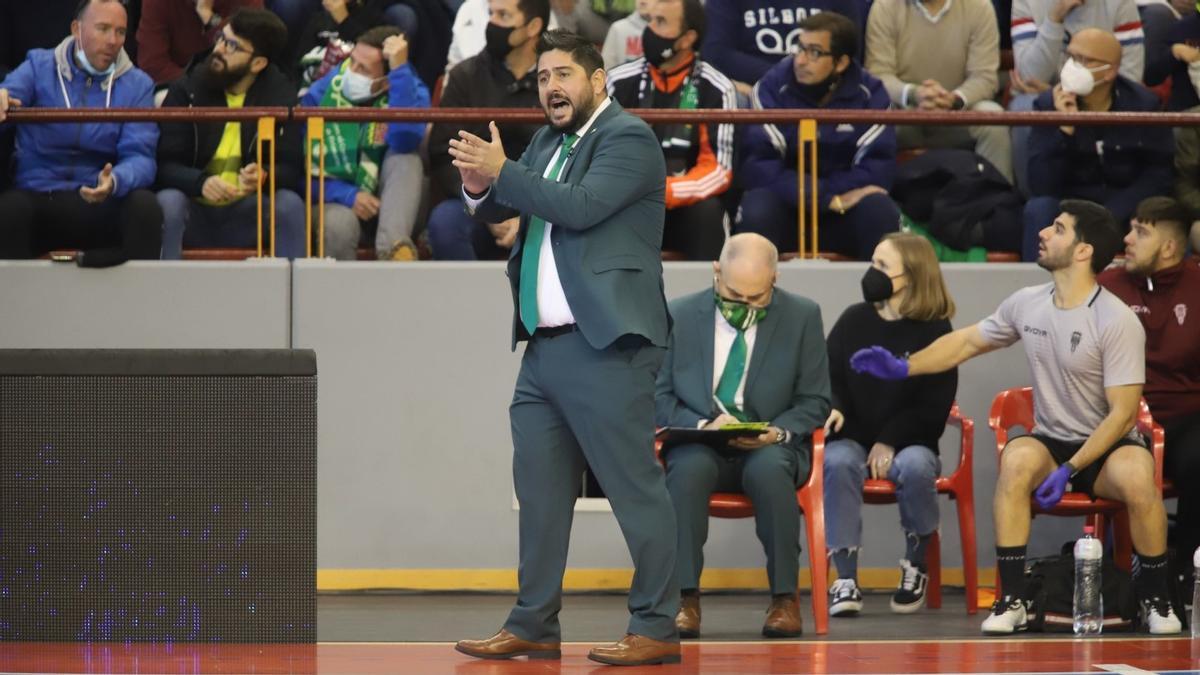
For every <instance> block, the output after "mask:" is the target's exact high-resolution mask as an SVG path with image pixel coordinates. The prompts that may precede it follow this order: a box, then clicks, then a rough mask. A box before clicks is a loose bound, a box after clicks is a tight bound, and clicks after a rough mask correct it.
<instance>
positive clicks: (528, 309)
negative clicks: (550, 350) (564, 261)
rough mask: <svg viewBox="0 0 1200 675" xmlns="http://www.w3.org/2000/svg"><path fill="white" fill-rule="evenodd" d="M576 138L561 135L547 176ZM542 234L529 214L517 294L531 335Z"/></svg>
mask: <svg viewBox="0 0 1200 675" xmlns="http://www.w3.org/2000/svg"><path fill="white" fill-rule="evenodd" d="M577 140H579V136H576V135H575V134H565V135H564V136H563V139H562V149H561V150H559V151H558V159H556V160H555V162H554V167H553V168H552V169H550V173H549V174H547V175H546V179H547V180H552V181H555V182H557V181H558V174H559V172H560V171H562V168H563V164H566V162H567V156H568V155H570V154H571V146H573V145H575V141H577ZM545 235H546V221H545V220H543V219H541V218H539V217H537V216H530V217H529V230H528V231H527V232H526V233H525V242H524V243H523V244H521V289H520V295H519V298H520V305H521V324H522V325H524V326H525V330H526V331H527V332H528V333H529V334H530V335H533V331H535V330H537V325H538V306H537V280H538V258H540V257H541V251H542V238H543V237H545ZM742 351H743V352H744V351H746V350H745V345H743V346H742Z"/></svg>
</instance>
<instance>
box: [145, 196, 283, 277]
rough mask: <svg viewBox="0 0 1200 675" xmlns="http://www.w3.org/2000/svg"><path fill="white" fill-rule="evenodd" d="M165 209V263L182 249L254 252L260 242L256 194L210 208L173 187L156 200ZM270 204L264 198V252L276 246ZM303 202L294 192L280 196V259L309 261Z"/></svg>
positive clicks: (177, 256) (277, 235)
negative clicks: (226, 248) (251, 248)
mask: <svg viewBox="0 0 1200 675" xmlns="http://www.w3.org/2000/svg"><path fill="white" fill-rule="evenodd" d="M156 196H157V197H158V204H159V206H161V207H162V210H163V245H162V257H163V260H179V259H180V258H181V257H182V256H183V247H184V245H187V246H189V247H190V246H200V247H206V246H207V247H223V246H232V247H239V248H240V247H249V246H255V245H256V244H257V242H258V235H257V234H256V233H255V229H256V226H257V224H258V222H257V221H258V200H257V199H256V198H255V196H254V195H250V196H248V197H244V198H242V199H241V200H239V201H236V202H234V203H232V204H228V205H226V206H208V205H206V204H201V203H200V202H197V201H196V200H194V199H192V198H191V197H188V196H187V195H185V194H183V192H181V191H179V190H175V189H173V188H169V189H166V190H162V191H160V192H159V193H158V194H157V195H156ZM270 203H271V202H270V200H269V199H267V198H266V196H265V195H264V197H263V212H264V213H263V252H264V253H266V252H267V251H268V250H269V246H270V241H271V230H270V228H271V213H270V211H269V210H268V209H269V208H270V206H269V205H270ZM304 253H305V250H304V200H303V199H302V198H301V197H300V195H298V194H296V193H295V192H292V191H291V190H276V191H275V255H276V256H277V257H280V258H303V257H304Z"/></svg>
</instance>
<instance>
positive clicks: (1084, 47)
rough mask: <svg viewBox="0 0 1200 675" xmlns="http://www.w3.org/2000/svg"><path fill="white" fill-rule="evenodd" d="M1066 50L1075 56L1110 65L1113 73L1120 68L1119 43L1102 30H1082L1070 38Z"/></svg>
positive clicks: (1110, 34)
mask: <svg viewBox="0 0 1200 675" xmlns="http://www.w3.org/2000/svg"><path fill="white" fill-rule="evenodd" d="M1068 48H1069V49H1070V51H1071V53H1072V54H1075V55H1077V56H1082V57H1085V58H1086V59H1091V60H1094V61H1103V62H1104V63H1107V64H1110V65H1111V66H1112V69H1113V70H1114V71H1115V70H1117V69H1118V68H1120V66H1121V43H1120V41H1119V40H1117V36H1115V35H1113V34H1112V33H1110V32H1108V31H1106V30H1104V29H1102V28H1084V29H1083V30H1081V31H1079V32H1078V33H1076V34H1075V36H1074V37H1072V38H1071V44H1070V45H1068ZM1084 65H1089V64H1084Z"/></svg>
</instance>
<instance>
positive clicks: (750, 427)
mask: <svg viewBox="0 0 1200 675" xmlns="http://www.w3.org/2000/svg"><path fill="white" fill-rule="evenodd" d="M768 426H769V425H768V424H767V423H766V422H739V423H737V424H726V425H725V426H723V427H721V428H720V429H692V428H688V427H663V428H662V429H659V430H658V431H657V432H656V433H655V434H654V438H655V440H657V441H659V442H661V443H662V450H663V452H666V451H668V450H670V449H671V448H673V447H675V446H677V445H687V444H689V443H700V444H703V445H707V446H709V447H711V448H713V449H714V450H717V451H722V452H724V451H730V452H733V451H734V449H732V448H729V447H728V446H729V442H730V441H732V440H734V439H735V438H751V437H754V436H760V435H762V434H763V433H764V432H765V431H766V430H767V427H768ZM737 452H740V451H737Z"/></svg>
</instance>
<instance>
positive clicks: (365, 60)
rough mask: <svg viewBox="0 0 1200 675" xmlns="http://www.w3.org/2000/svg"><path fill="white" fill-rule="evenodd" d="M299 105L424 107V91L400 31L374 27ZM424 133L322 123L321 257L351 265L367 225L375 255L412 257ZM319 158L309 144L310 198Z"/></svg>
mask: <svg viewBox="0 0 1200 675" xmlns="http://www.w3.org/2000/svg"><path fill="white" fill-rule="evenodd" d="M301 105H305V106H321V107H323V108H349V107H360V108H428V107H429V90H428V89H426V88H425V85H424V83H422V82H421V79H420V78H419V77H417V73H416V71H415V70H413V67H412V66H411V65H410V64H409V63H408V41H407V40H406V39H405V37H404V36H403V35H402V34H401V33H400V30H399V29H397V28H396V27H394V26H378V27H376V28H372V29H371V30H368V31H367V32H365V33H363V34H362V35H360V36H359V37H358V41H357V42H356V43H355V45H354V50H353V51H351V52H350V56H349V57H347V58H346V60H345V61H343V62H342V65H341V66H339V67H337V68H334V69H333V70H331V71H330V72H329V74H328V75H326V76H325V77H323V78H321V79H320V80H317V82H316V83H315V84H313V86H312V87H310V88H309V90H308V92H307V93H306V94H305V95H304V98H303V99H302V100H301ZM424 135H425V124H424V123H422V122H392V123H384V122H362V123H360V122H326V123H325V254H326V255H327V256H331V257H334V258H337V259H338V260H354V259H355V257H356V251H357V248H358V244H359V240H360V239H361V238H362V237H363V233H364V232H370V229H371V227H372V225H374V227H375V230H376V232H375V239H374V241H375V254H376V257H378V258H379V259H380V260H415V259H416V257H417V249H416V247H415V246H413V242H412V231H413V225H414V224H416V220H417V208H418V207H419V206H420V198H421V179H422V176H423V169H422V167H421V159H420V157H418V156H417V146H419V145H420V144H421V138H422V137H424ZM314 146H315V144H314ZM318 157H319V151H318V149H317V148H316V147H314V148H313V172H314V177H313V178H312V180H313V194H314V195H315V194H317V190H318V189H319V185H318V181H319V180H320V179H319V178H317V177H316V173H315V172H316V171H317V170H318V164H317V161H318ZM314 227H315V226H314Z"/></svg>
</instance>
